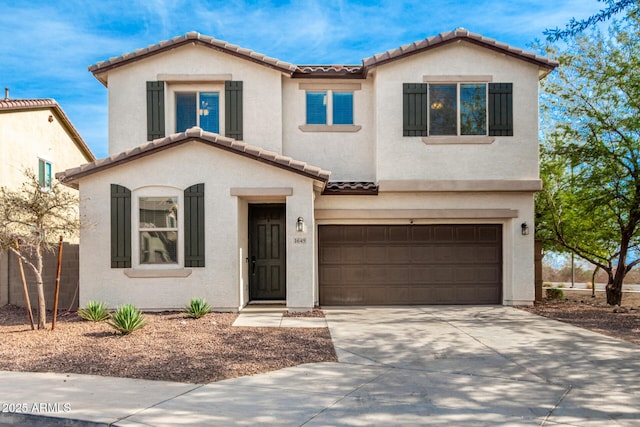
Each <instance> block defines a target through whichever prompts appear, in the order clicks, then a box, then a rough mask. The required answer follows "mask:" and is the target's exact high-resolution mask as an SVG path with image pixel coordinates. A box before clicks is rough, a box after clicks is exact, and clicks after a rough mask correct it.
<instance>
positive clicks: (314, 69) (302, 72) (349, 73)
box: [292, 65, 364, 79]
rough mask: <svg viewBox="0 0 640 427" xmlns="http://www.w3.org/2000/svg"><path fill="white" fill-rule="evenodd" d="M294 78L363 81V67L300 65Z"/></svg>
mask: <svg viewBox="0 0 640 427" xmlns="http://www.w3.org/2000/svg"><path fill="white" fill-rule="evenodd" d="M292 77H294V78H308V77H315V78H342V79H363V78H364V74H363V68H362V65H298V69H297V70H296V72H295V73H293V75H292Z"/></svg>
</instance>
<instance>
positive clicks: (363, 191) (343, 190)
mask: <svg viewBox="0 0 640 427" xmlns="http://www.w3.org/2000/svg"><path fill="white" fill-rule="evenodd" d="M322 194H323V195H345V196H354V195H363V196H375V195H377V194H378V185H377V184H376V183H375V182H368V181H365V182H356V181H350V182H342V181H332V182H327V185H326V186H325V188H324V191H323V192H322Z"/></svg>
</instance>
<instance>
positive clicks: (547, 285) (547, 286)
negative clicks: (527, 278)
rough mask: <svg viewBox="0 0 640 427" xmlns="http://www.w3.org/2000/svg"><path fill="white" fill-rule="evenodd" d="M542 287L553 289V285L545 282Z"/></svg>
mask: <svg viewBox="0 0 640 427" xmlns="http://www.w3.org/2000/svg"><path fill="white" fill-rule="evenodd" d="M542 287H543V288H550V287H551V283H549V282H544V283H543V284H542Z"/></svg>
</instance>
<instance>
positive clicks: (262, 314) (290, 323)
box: [233, 305, 327, 328]
mask: <svg viewBox="0 0 640 427" xmlns="http://www.w3.org/2000/svg"><path fill="white" fill-rule="evenodd" d="M286 311H287V309H286V307H284V306H272V305H265V306H261V305H252V306H247V307H245V308H243V309H242V311H240V314H239V315H238V318H237V319H236V321H235V322H233V326H248V327H258V328H326V327H327V321H326V319H325V318H324V317H289V316H286V315H285V313H286Z"/></svg>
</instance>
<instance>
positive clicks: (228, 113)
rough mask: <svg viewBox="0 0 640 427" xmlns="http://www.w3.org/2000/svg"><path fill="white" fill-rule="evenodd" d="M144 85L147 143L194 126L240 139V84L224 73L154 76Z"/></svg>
mask: <svg viewBox="0 0 640 427" xmlns="http://www.w3.org/2000/svg"><path fill="white" fill-rule="evenodd" d="M158 77H159V80H156V81H148V82H147V140H148V141H152V140H154V139H157V138H163V137H164V136H165V135H166V133H167V132H169V133H171V132H184V131H185V130H187V129H189V128H191V127H193V126H198V127H200V128H202V129H204V130H206V131H209V132H215V133H219V134H224V136H227V137H229V138H234V139H237V140H242V139H243V123H244V119H243V95H242V94H243V83H242V81H236V80H231V75H227V74H220V75H214V74H204V75H199V74H193V75H192V74H187V75H183V74H158Z"/></svg>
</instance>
